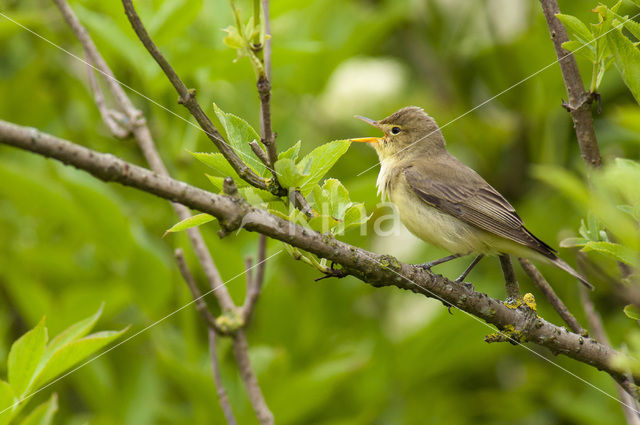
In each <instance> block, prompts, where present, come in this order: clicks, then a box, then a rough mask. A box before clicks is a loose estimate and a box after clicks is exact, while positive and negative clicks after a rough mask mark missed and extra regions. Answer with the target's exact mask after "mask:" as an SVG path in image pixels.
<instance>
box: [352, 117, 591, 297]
mask: <svg viewBox="0 0 640 425" xmlns="http://www.w3.org/2000/svg"><path fill="white" fill-rule="evenodd" d="M356 118H359V119H361V120H362V121H364V122H366V123H368V124H370V125H372V126H374V127H376V128H377V129H379V130H381V131H382V132H383V133H384V136H383V137H364V138H355V139H350V140H351V141H352V142H366V143H369V144H370V145H372V146H373V147H374V149H375V150H376V152H377V154H378V158H379V160H380V172H379V174H378V179H377V181H376V186H377V188H378V194H379V195H381V197H382V199H383V200H385V199H388V200H389V201H391V203H393V204H394V205H395V206H396V209H397V211H398V215H399V217H400V221H401V222H402V223H403V224H404V225H405V227H406V228H407V229H409V231H410V232H411V233H413V234H414V235H416V236H417V237H418V238H420V239H422V240H423V241H425V242H427V243H429V244H431V245H433V246H436V247H438V248H442V249H444V250H446V251H448V252H450V253H451V255H449V256H447V257H444V258H441V259H438V260H434V261H431V262H427V263H424V264H421V265H420V266H421V267H423V268H425V269H429V270H430V269H431V267H433V266H435V265H438V264H442V263H444V262H446V261H450V260H452V259H454V258H458V257H462V256H466V255H471V254H475V255H476V258H475V260H474V261H473V263H471V265H470V266H469V267H468V268H467V270H465V272H464V273H463V274H462V275H461V276H460V277H459V278H458V279H456V281H457V282H462V281H463V280H464V279H465V278H466V277H467V275H468V274H469V272H470V271H471V269H473V267H474V266H475V265H476V264H477V263H478V262H479V261H480V260H481V259H482V258H483V257H484V256H485V255H498V256H500V255H515V256H517V257H523V258H528V259H531V260H537V261H542V262H546V263H551V264H553V265H555V266H556V267H558V268H560V269H562V270H564V271H565V272H567V273H569V274H570V275H572V276H573V277H575V278H577V279H578V280H579V281H580V282H582V283H583V284H584V285H586V286H587V287H588V288H590V289H593V285H591V283H590V282H589V281H587V279H586V278H585V277H583V276H582V275H581V274H580V273H578V272H577V271H576V270H574V269H573V268H572V267H571V266H570V265H569V264H567V263H566V262H564V261H563V260H562V259H561V258H559V257H558V255H557V251H556V250H555V249H553V248H552V247H551V246H550V245H548V244H547V243H545V242H544V241H542V240H541V239H540V238H538V237H536V236H535V235H534V234H533V233H531V232H530V231H529V230H528V229H527V228H526V227H525V225H524V222H523V221H522V219H521V218H520V216H519V215H518V214H517V213H516V211H515V209H514V208H513V206H512V205H511V204H510V203H509V202H508V201H507V200H506V199H505V198H504V196H502V195H501V194H500V193H499V192H498V191H497V190H496V189H494V188H493V187H492V186H491V185H490V184H489V183H487V182H486V181H485V180H484V179H483V178H482V177H481V176H480V175H479V174H478V173H477V172H475V171H474V170H473V169H471V168H470V167H468V166H466V165H465V164H464V163H462V162H461V161H460V160H458V159H457V158H456V157H455V156H453V155H451V154H450V153H449V152H448V151H447V147H446V142H445V139H444V137H443V135H442V132H441V131H440V128H439V127H438V124H437V123H436V121H435V120H434V119H433V118H432V117H431V116H429V115H428V114H427V113H425V112H424V110H423V109H422V108H420V107H417V106H407V107H404V108H402V109H400V110H398V111H396V112H394V113H393V114H391V115H389V116H388V117H386V118H384V119H381V120H378V121H374V120H372V119H369V118H366V117H363V116H359V115H356Z"/></svg>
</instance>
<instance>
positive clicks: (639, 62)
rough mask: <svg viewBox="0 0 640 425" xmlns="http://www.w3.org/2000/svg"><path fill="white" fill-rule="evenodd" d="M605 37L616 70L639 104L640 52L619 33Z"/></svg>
mask: <svg viewBox="0 0 640 425" xmlns="http://www.w3.org/2000/svg"><path fill="white" fill-rule="evenodd" d="M607 37H608V41H609V46H610V48H611V53H613V57H614V59H615V64H616V68H618V71H620V75H621V76H622V80H623V81H624V83H625V84H626V85H627V87H628V88H629V90H630V91H631V94H633V97H634V98H635V99H636V102H638V103H640V51H639V50H638V48H637V47H636V46H634V45H633V43H632V42H631V40H629V39H628V38H627V37H625V36H624V35H623V34H622V32H621V31H618V30H614V31H610V32H609V33H608V35H607Z"/></svg>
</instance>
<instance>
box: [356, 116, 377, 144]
mask: <svg viewBox="0 0 640 425" xmlns="http://www.w3.org/2000/svg"><path fill="white" fill-rule="evenodd" d="M355 117H356V118H358V119H359V120H362V121H364V122H366V123H367V124H370V125H372V126H374V127H375V128H378V129H380V127H378V123H377V122H376V121H374V120H372V119H371V118H367V117H363V116H361V115H356V116H355ZM382 139H383V137H361V138H359V139H349V141H350V142H360V143H378V142H381V141H382Z"/></svg>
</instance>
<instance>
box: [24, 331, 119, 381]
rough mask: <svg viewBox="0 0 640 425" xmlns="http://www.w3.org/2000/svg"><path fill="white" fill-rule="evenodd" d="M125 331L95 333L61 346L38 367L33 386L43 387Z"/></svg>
mask: <svg viewBox="0 0 640 425" xmlns="http://www.w3.org/2000/svg"><path fill="white" fill-rule="evenodd" d="M126 330H127V329H126V328H125V329H123V330H121V331H103V332H97V333H94V334H91V335H89V336H86V337H84V338H82V339H79V340H76V341H73V342H71V343H69V344H67V345H64V346H62V347H61V348H60V349H58V350H57V351H56V352H55V353H54V354H53V355H52V356H51V358H49V360H48V361H47V362H46V364H44V365H41V366H40V367H39V371H38V375H37V377H36V378H35V380H34V386H35V387H36V388H37V387H41V386H42V385H45V384H46V383H47V382H49V381H50V380H51V379H53V378H55V377H56V376H58V375H60V374H61V373H63V372H65V371H66V370H67V369H69V368H71V367H72V366H74V365H75V364H77V363H79V362H80V361H82V360H84V359H85V358H87V357H89V356H90V355H92V354H93V353H95V352H96V351H98V350H100V349H101V348H102V347H104V346H106V345H107V344H109V343H111V342H112V341H114V340H115V339H117V338H119V337H120V336H121V335H122V334H123V333H124V332H126Z"/></svg>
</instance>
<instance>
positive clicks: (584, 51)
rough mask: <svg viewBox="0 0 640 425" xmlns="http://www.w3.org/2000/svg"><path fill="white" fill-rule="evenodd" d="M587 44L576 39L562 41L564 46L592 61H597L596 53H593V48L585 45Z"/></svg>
mask: <svg viewBox="0 0 640 425" xmlns="http://www.w3.org/2000/svg"><path fill="white" fill-rule="evenodd" d="M584 46H585V44H584V43H581V42H579V41H576V40H569V41H565V42H564V43H562V48H563V49H565V50H568V51H570V52H571V53H573V54H575V55H579V56H582V57H583V58H585V59H587V60H588V61H590V62H591V63H593V62H595V61H596V55H595V54H594V53H593V49H592V48H589V47H590V46H587V47H584Z"/></svg>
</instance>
